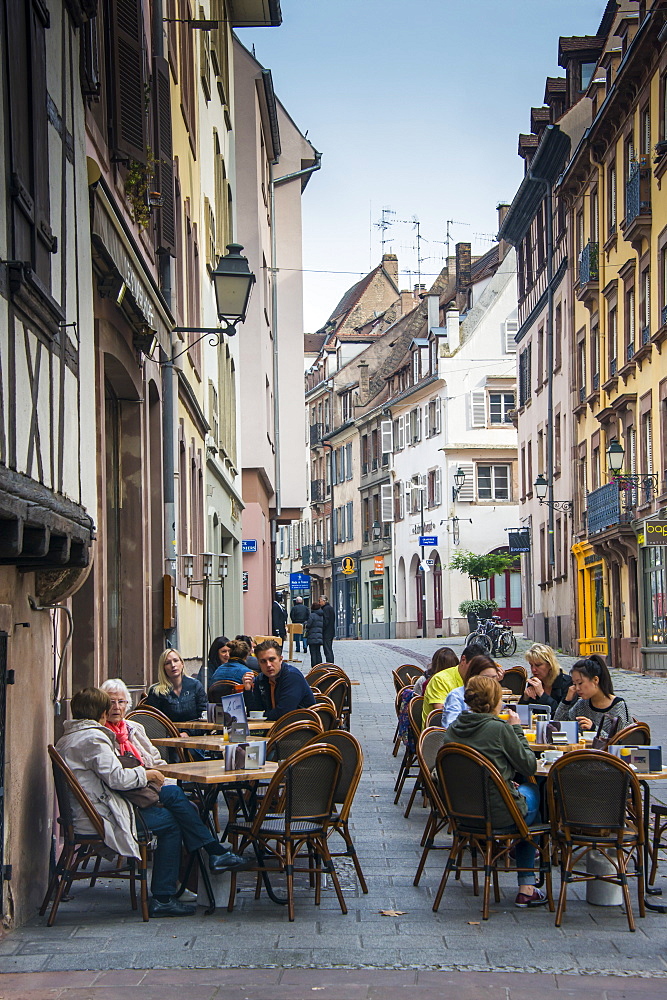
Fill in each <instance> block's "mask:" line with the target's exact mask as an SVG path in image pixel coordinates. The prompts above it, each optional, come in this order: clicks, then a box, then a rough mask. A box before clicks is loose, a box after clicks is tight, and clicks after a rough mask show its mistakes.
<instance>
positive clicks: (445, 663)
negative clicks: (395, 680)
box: [412, 646, 459, 695]
mask: <svg viewBox="0 0 667 1000" xmlns="http://www.w3.org/2000/svg"><path fill="white" fill-rule="evenodd" d="M458 665H459V658H458V656H457V655H456V653H455V652H454V650H453V649H452V648H451V647H450V646H441V647H440V649H436V651H435V653H434V654H433V659H432V660H431V662H430V664H429V665H428V667H427V668H426V670H425V671H424V673H423V674H422V675H421V677H418V678H417V680H416V681H415V682H414V684H413V685H412V690H413V692H414V694H416V695H420V694H423V693H424V690H425V688H426V685H427V684H428V682H429V681H430V679H431V677H433V676H434V674H439V673H440V671H441V670H451V669H452V667H458Z"/></svg>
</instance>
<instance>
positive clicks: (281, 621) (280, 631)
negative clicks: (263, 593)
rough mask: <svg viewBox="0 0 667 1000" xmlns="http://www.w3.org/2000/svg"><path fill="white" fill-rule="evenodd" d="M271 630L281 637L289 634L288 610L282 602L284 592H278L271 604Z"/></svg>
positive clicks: (283, 637)
mask: <svg viewBox="0 0 667 1000" xmlns="http://www.w3.org/2000/svg"><path fill="white" fill-rule="evenodd" d="M271 632H272V635H279V636H280V638H281V639H283V640H284V639H285V638H286V636H287V612H286V611H285V608H284V606H283V603H282V594H276V595H275V596H274V598H273V604H272V605H271Z"/></svg>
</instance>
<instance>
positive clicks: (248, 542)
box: [241, 538, 257, 553]
mask: <svg viewBox="0 0 667 1000" xmlns="http://www.w3.org/2000/svg"><path fill="white" fill-rule="evenodd" d="M241 551H242V552H244V553H245V552H256V551H257V539H256V538H244V539H243V541H242V542H241Z"/></svg>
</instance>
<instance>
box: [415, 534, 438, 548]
mask: <svg viewBox="0 0 667 1000" xmlns="http://www.w3.org/2000/svg"><path fill="white" fill-rule="evenodd" d="M419 544H420V545H424V546H428V547H429V548H433V546H434V545H437V544H438V536H437V535H420V536H419Z"/></svg>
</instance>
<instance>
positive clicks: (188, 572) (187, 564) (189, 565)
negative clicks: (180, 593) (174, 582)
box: [181, 552, 195, 584]
mask: <svg viewBox="0 0 667 1000" xmlns="http://www.w3.org/2000/svg"><path fill="white" fill-rule="evenodd" d="M181 558H182V560H183V576H184V577H185V579H186V580H187V581H188V584H190V583H191V582H192V577H193V575H194V571H195V557H194V556H193V555H190V553H189V552H186V553H184V554H183V555H182V556H181Z"/></svg>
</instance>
